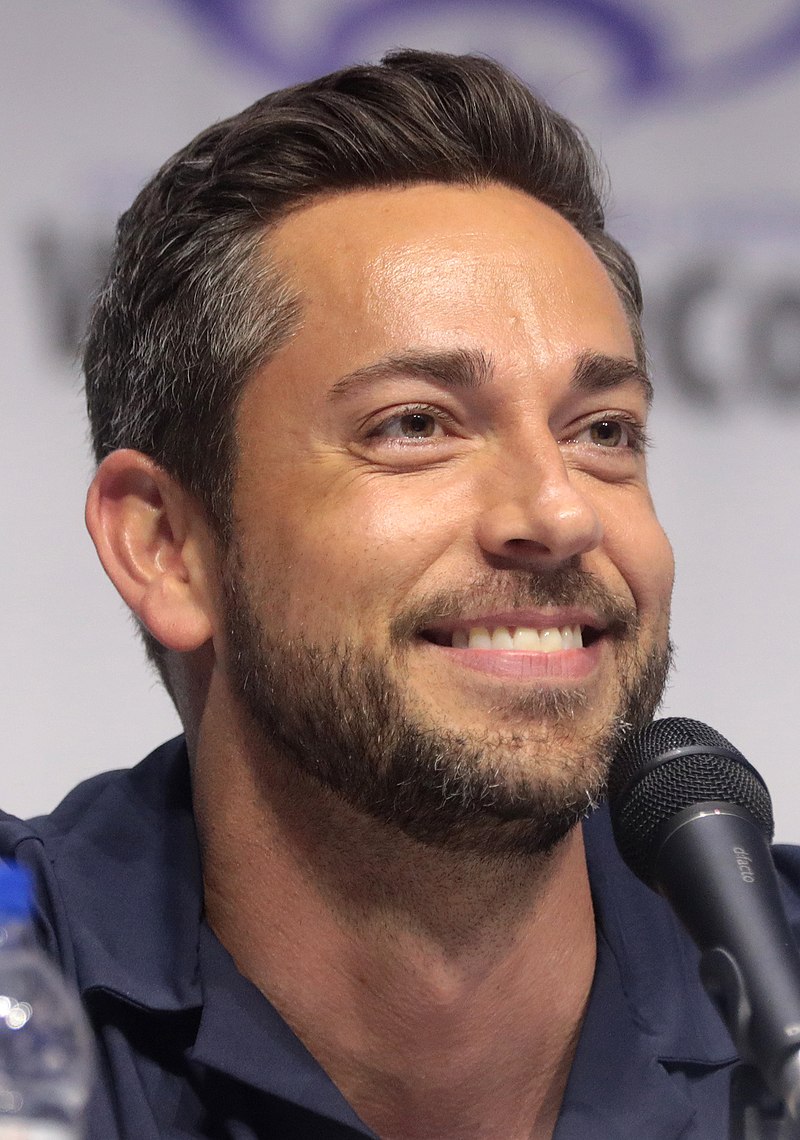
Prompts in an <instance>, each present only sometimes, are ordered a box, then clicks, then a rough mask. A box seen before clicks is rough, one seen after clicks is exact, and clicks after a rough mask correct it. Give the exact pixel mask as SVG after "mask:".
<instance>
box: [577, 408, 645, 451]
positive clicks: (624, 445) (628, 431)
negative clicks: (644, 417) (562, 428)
mask: <svg viewBox="0 0 800 1140" xmlns="http://www.w3.org/2000/svg"><path fill="white" fill-rule="evenodd" d="M574 439H575V442H576V443H590V444H593V445H594V446H595V447H602V448H605V449H607V450H609V451H614V450H626V449H627V450H629V451H637V452H638V451H643V450H644V447H645V442H646V440H645V434H644V429H643V428H642V426H641V425H640V424H638V423H634V422H633V421H631V420H627V419H617V418H614V417H612V416H603V417H601V418H600V419H598V420H594V421H593V422H592V423H590V424H588V425H587V426H586V427H585V428H583V429H582V430H581V431H580V432H578V433H577V434H576V435H575V437H574Z"/></svg>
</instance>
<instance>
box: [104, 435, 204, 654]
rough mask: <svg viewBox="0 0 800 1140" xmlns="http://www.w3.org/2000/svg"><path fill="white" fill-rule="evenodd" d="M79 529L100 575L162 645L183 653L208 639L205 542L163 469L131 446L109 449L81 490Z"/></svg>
mask: <svg viewBox="0 0 800 1140" xmlns="http://www.w3.org/2000/svg"><path fill="white" fill-rule="evenodd" d="M86 526H87V527H88V530H89V533H90V535H91V536H92V541H93V542H94V545H95V549H96V550H97V553H98V556H99V558H100V561H101V562H102V564H103V567H104V569H105V571H106V574H108V576H109V578H110V579H111V581H112V582H113V583H114V585H115V586H116V588H117V590H118V591H119V593H120V594H121V596H122V598H123V600H124V601H125V602H126V603H127V604H128V606H129V607H130V609H131V610H132V611H133V613H134V614H135V615H136V616H137V617H138V618H139V620H140V621H141V622H142V623H143V625H144V626H145V627H146V628H147V629H148V630H149V632H150V633H151V634H152V635H153V636H154V637H155V638H157V640H158V641H160V642H161V644H162V645H164V646H166V648H167V649H174V650H177V651H178V652H180V653H186V652H190V651H191V650H194V649H198V648H199V647H200V646H201V645H204V644H205V643H206V642H207V641H208V640H209V639H210V638H211V636H212V633H213V628H214V620H213V619H214V608H213V592H212V590H211V589H210V588H209V587H210V583H211V581H212V574H213V566H212V565H211V561H210V560H211V558H212V552H213V543H212V541H211V538H210V534H209V530H208V526H207V524H206V523H205V521H204V518H203V516H202V512H201V511H200V509H199V507H198V505H197V503H196V501H195V500H194V499H193V497H192V496H191V495H189V494H188V492H187V491H185V490H184V489H183V488H182V487H181V486H180V485H179V484H178V483H176V481H175V480H174V479H172V478H171V477H170V476H169V475H168V474H167V473H166V471H164V470H163V469H162V468H161V467H159V466H158V464H156V463H154V462H153V461H152V460H151V459H150V458H149V457H148V456H146V455H143V454H142V453H141V452H139V451H131V450H127V449H124V450H120V451H114V452H112V453H111V455H109V456H108V457H107V458H106V459H104V460H103V462H102V463H101V464H100V466H99V467H98V469H97V473H96V474H95V477H94V479H93V480H92V485H91V487H90V488H89V494H88V496H87V499H86Z"/></svg>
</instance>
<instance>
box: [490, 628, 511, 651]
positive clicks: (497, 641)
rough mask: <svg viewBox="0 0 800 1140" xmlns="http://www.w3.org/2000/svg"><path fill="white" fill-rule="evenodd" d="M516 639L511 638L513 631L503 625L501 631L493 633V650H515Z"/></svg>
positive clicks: (496, 630) (497, 630)
mask: <svg viewBox="0 0 800 1140" xmlns="http://www.w3.org/2000/svg"><path fill="white" fill-rule="evenodd" d="M513 648H514V638H513V637H512V636H511V631H510V630H508V629H506V627H505V626H504V625H501V626H500V627H499V629H495V630H493V631H492V649H513Z"/></svg>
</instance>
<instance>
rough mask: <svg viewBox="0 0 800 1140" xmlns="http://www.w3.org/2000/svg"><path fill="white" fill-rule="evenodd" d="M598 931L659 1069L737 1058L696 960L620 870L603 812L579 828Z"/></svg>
mask: <svg viewBox="0 0 800 1140" xmlns="http://www.w3.org/2000/svg"><path fill="white" fill-rule="evenodd" d="M584 837H585V843H586V858H587V863H588V867H589V881H590V883H591V888H592V898H593V901H594V906H595V917H596V922H597V926H598V930H599V931H600V932H602V935H603V937H604V938H605V940H606V943H607V945H608V950H609V953H610V954H611V955H612V956H613V958H614V961H615V962H616V968H617V970H618V972H619V976H620V979H621V984H622V988H623V991H624V994H625V998H626V1001H627V1004H628V1007H629V1009H630V1012H631V1016H632V1017H633V1019H634V1021H635V1023H636V1024H637V1025H638V1026H639V1027H640V1028H641V1030H642V1031H643V1032H644V1033H645V1035H646V1036H647V1037H648V1038H649V1039H650V1041H651V1043H652V1051H653V1054H654V1055H655V1056H657V1057H658V1059H659V1060H660V1061H662V1062H670V1063H673V1062H674V1063H677V1064H696V1065H710V1066H714V1065H725V1064H729V1063H731V1062H732V1061H734V1060H735V1059H736V1057H737V1054H736V1050H735V1049H734V1047H733V1044H732V1042H731V1039H730V1037H729V1035H728V1032H727V1030H726V1029H725V1027H724V1025H723V1023H722V1020H721V1019H720V1017H719V1015H718V1013H717V1012H716V1010H715V1009H714V1007H713V1005H712V1003H711V1001H710V999H709V997H708V995H707V993H706V991H705V989H704V988H703V985H702V982H701V981H700V973H699V968H698V960H699V953H698V951H697V949H696V947H695V945H694V943H693V942H692V940H691V938H690V937H689V935H688V934H687V933H686V932H685V931H684V929H683V927H682V926H681V925H680V923H679V922H678V920H677V919H676V918H675V916H674V915H673V913H672V911H671V909H670V907H669V905H668V904H667V903H666V901H665V900H664V899H663V898H661V896H660V895H657V894H656V893H655V892H654V891H652V890H650V889H649V887H646V886H644V884H643V883H641V882H640V881H639V880H638V879H637V878H636V876H635V875H634V874H633V873H632V872H631V871H630V870H629V869H628V868H627V867H626V865H625V864H624V862H623V860H622V858H621V856H620V854H619V852H618V851H617V847H616V844H615V843H614V838H613V835H612V832H611V823H610V818H609V814H608V809H607V808H601V809H600V810H599V811H597V812H595V813H594V815H592V816H591V817H590V818H589V819H588V820H587V821H586V824H585V825H584Z"/></svg>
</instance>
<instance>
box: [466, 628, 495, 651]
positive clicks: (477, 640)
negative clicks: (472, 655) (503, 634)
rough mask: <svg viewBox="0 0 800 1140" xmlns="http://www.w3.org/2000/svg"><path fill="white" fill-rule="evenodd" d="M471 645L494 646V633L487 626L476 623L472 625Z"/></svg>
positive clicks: (485, 647) (481, 647)
mask: <svg viewBox="0 0 800 1140" xmlns="http://www.w3.org/2000/svg"><path fill="white" fill-rule="evenodd" d="M469 647H470V649H491V648H492V635H491V634H490V633H489V630H488V629H487V628H486V627H485V626H483V625H476V626H473V627H472V629H471V630H470V631H469Z"/></svg>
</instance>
